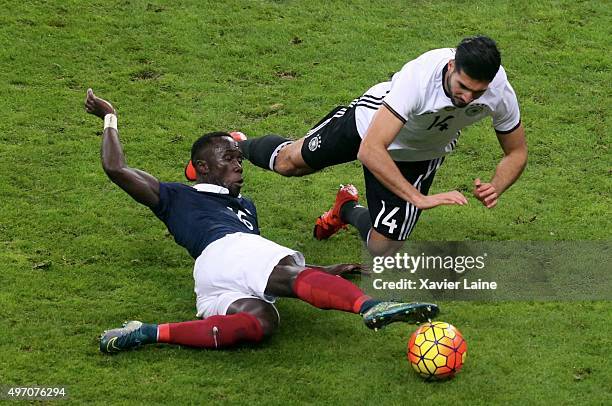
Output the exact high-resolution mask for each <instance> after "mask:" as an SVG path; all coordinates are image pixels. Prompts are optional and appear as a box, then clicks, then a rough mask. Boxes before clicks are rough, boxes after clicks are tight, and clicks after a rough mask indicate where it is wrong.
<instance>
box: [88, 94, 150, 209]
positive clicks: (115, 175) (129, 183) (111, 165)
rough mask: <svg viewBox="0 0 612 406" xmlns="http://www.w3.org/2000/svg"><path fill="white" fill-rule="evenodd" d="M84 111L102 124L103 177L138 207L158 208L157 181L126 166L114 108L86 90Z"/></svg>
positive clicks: (142, 172)
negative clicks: (134, 201) (121, 190)
mask: <svg viewBox="0 0 612 406" xmlns="http://www.w3.org/2000/svg"><path fill="white" fill-rule="evenodd" d="M85 110H86V111H87V112H88V113H89V114H93V115H94V116H96V117H100V118H101V119H103V120H105V121H104V133H103V134H102V150H101V155H102V167H103V168H104V172H106V175H107V176H108V177H109V179H110V180H111V181H113V183H115V184H117V186H119V187H120V188H121V189H123V190H125V191H126V192H127V194H129V195H130V196H132V198H133V199H134V200H136V201H137V202H138V203H141V204H144V205H145V206H148V207H155V206H157V204H158V203H159V181H158V180H157V179H156V178H155V177H153V176H151V175H149V174H148V173H146V172H144V171H141V170H139V169H134V168H130V167H128V166H127V165H126V163H125V156H124V155H123V149H122V147H121V142H120V141H119V133H118V132H117V125H116V123H117V118H116V116H117V112H116V111H115V109H114V108H113V106H112V105H111V104H110V103H109V102H107V101H106V100H103V99H100V98H99V97H96V95H94V93H93V90H91V89H87V98H86V99H85ZM107 116H108V117H107Z"/></svg>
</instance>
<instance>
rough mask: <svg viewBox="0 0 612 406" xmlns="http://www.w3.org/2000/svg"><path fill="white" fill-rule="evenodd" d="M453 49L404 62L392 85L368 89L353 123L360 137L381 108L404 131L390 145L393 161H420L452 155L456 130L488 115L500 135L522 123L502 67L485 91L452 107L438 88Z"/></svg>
mask: <svg viewBox="0 0 612 406" xmlns="http://www.w3.org/2000/svg"><path fill="white" fill-rule="evenodd" d="M454 57H455V49H453V48H443V49H435V50H433V51H429V52H426V53H424V54H423V55H421V56H419V57H418V58H416V59H414V60H412V61H410V62H408V63H407V64H406V65H404V67H403V68H402V69H401V70H400V71H399V72H397V73H395V74H394V75H393V78H392V79H391V81H390V82H383V83H379V84H377V85H375V86H373V87H371V88H370V89H369V90H368V91H367V92H365V93H364V94H363V96H361V97H360V98H358V99H356V100H354V101H353V103H352V105H355V104H356V106H357V107H356V110H355V121H356V124H357V131H358V132H359V135H360V136H361V138H363V137H364V136H365V134H366V131H367V129H368V127H369V125H370V122H371V121H372V118H373V117H374V113H376V110H378V108H379V107H380V106H381V105H382V104H383V103H384V104H385V105H386V106H387V107H388V108H389V109H390V110H391V111H392V112H393V113H394V114H395V115H396V116H397V117H398V118H399V119H401V120H402V121H403V122H404V126H403V127H402V129H401V130H400V132H399V133H398V134H397V137H395V140H394V141H393V142H392V143H391V145H389V148H388V150H389V154H390V155H391V157H392V158H393V159H394V160H396V161H424V160H430V159H435V158H439V157H442V156H444V155H446V154H448V153H450V152H451V151H452V150H453V149H454V148H455V145H456V144H457V138H459V131H460V130H461V129H462V128H465V127H467V126H468V125H470V124H472V123H475V122H476V121H479V120H481V119H483V118H485V117H487V116H491V117H492V118H493V127H494V128H495V131H497V132H498V133H501V134H504V133H509V132H512V131H513V130H515V129H516V128H517V127H518V125H519V124H520V112H519V107H518V102H517V100H516V94H515V93H514V89H512V86H510V83H509V82H508V79H507V77H506V72H505V70H504V68H503V67H501V66H500V68H499V71H498V72H497V75H495V78H494V79H493V81H492V82H491V83H490V84H489V88H488V89H487V91H486V92H485V93H484V94H483V95H482V96H481V97H479V98H478V99H476V100H474V101H472V102H471V103H470V104H468V105H467V106H465V107H455V106H454V105H453V103H452V102H451V99H450V98H449V97H448V96H447V95H446V93H445V91H444V87H443V86H442V81H443V75H444V72H445V71H446V65H447V63H448V61H449V60H451V59H453V58H454Z"/></svg>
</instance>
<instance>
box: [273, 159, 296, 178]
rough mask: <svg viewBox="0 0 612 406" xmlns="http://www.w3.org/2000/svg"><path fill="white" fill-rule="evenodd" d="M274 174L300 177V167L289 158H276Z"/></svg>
mask: <svg viewBox="0 0 612 406" xmlns="http://www.w3.org/2000/svg"><path fill="white" fill-rule="evenodd" d="M274 172H276V173H278V174H280V175H283V176H300V175H299V167H298V166H297V165H296V164H295V162H294V161H293V160H292V159H291V158H290V157H289V156H281V155H279V156H278V157H276V160H275V161H274Z"/></svg>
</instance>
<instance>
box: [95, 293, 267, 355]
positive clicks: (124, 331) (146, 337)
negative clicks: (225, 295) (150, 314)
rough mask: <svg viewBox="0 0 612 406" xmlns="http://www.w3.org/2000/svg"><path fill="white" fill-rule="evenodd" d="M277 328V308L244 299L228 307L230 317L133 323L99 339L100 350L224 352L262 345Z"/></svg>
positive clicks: (227, 315) (251, 299)
mask: <svg viewBox="0 0 612 406" xmlns="http://www.w3.org/2000/svg"><path fill="white" fill-rule="evenodd" d="M277 326H278V312H277V311H276V309H275V308H274V305H272V304H271V303H267V302H265V301H263V300H261V299H257V298H242V299H238V300H237V301H234V302H233V303H232V304H231V305H230V306H229V307H228V310H227V314H225V315H214V316H210V317H207V318H205V319H202V320H191V321H184V322H178V323H165V324H146V323H142V322H140V321H130V322H128V323H126V324H125V325H124V326H123V327H121V328H117V329H113V330H109V331H106V332H105V333H104V334H103V335H102V337H101V338H100V351H102V352H106V353H114V352H119V351H125V350H128V349H132V348H136V347H139V346H141V345H144V344H153V343H165V344H177V345H184V346H189V347H194V348H208V349H223V348H229V347H233V346H235V345H237V344H240V343H249V342H250V343H256V342H259V341H261V340H263V339H264V338H265V337H267V336H269V335H271V334H272V333H273V332H274V330H275V329H276V327H277Z"/></svg>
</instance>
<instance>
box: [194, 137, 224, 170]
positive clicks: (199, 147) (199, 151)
mask: <svg viewBox="0 0 612 406" xmlns="http://www.w3.org/2000/svg"><path fill="white" fill-rule="evenodd" d="M222 137H231V136H230V135H229V134H228V133H225V132H222V131H215V132H212V133H207V134H204V135H203V136H201V137H200V138H198V139H197V140H196V141H195V142H194V143H193V145H192V146H191V162H194V163H195V161H197V160H198V159H204V158H205V157H204V156H203V155H204V150H205V149H206V148H207V147H209V146H210V145H212V143H213V142H214V141H215V140H216V139H218V138H222Z"/></svg>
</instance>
